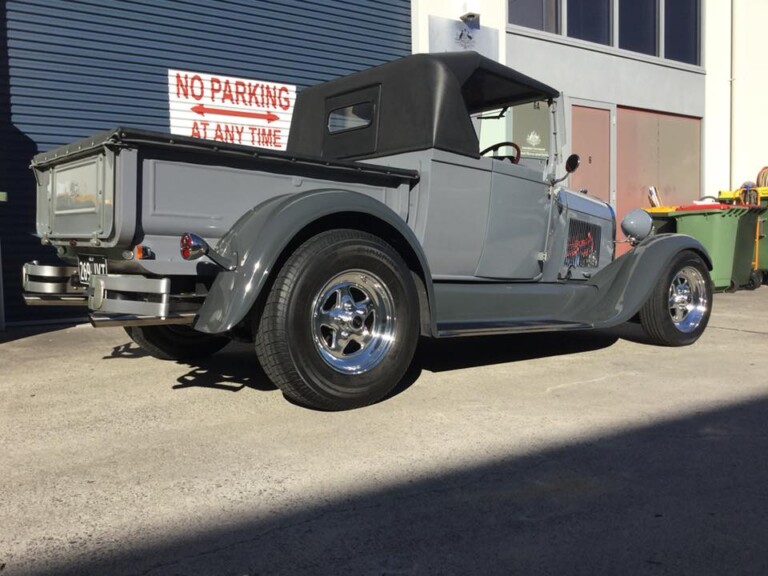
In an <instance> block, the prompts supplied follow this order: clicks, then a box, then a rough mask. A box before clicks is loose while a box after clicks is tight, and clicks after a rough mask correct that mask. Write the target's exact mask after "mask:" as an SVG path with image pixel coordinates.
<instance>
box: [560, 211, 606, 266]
mask: <svg viewBox="0 0 768 576" xmlns="http://www.w3.org/2000/svg"><path fill="white" fill-rule="evenodd" d="M599 263H600V227H599V226H597V225H595V224H590V223H589V222H584V221H582V220H571V222H570V224H569V226H568V246H567V248H566V251H565V262H564V264H565V266H567V267H569V268H570V267H574V268H597V266H598V264H599Z"/></svg>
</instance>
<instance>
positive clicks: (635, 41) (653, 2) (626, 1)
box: [619, 0, 673, 56]
mask: <svg viewBox="0 0 768 576" xmlns="http://www.w3.org/2000/svg"><path fill="white" fill-rule="evenodd" d="M672 1H673V0H667V3H669V2H672ZM657 20H658V10H657V0H620V1H619V48H624V49H625V50H632V51H634V52H642V53H643V54H650V55H652V56H656V55H657V53H658V51H657V44H658V43H657V41H656V28H657Z"/></svg>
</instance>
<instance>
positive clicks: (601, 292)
mask: <svg viewBox="0 0 768 576" xmlns="http://www.w3.org/2000/svg"><path fill="white" fill-rule="evenodd" d="M683 250H692V251H694V252H696V253H698V254H699V255H701V257H702V258H703V259H704V262H705V263H706V265H707V267H708V268H709V270H712V260H711V259H710V257H709V254H708V253H707V250H706V248H704V246H702V244H701V242H699V241H698V240H696V239H695V238H692V237H690V236H685V235H683V234H659V235H655V236H651V237H649V238H647V239H646V240H644V241H643V242H641V243H640V244H639V245H638V246H636V247H635V248H633V249H632V250H630V251H629V252H627V253H626V254H624V255H623V256H621V257H620V258H617V259H616V260H614V261H613V262H612V263H611V264H609V265H608V266H606V267H605V268H604V269H603V270H601V271H600V272H599V273H598V274H596V275H595V276H594V278H592V280H590V281H589V283H588V284H589V285H591V286H594V287H595V288H597V290H595V291H594V292H593V297H592V298H590V301H589V302H588V303H585V306H583V307H581V308H580V310H579V311H578V312H577V313H576V314H575V316H576V317H577V318H578V319H579V320H580V321H582V322H585V323H589V324H592V325H593V326H594V327H595V328H607V327H610V326H616V325H618V324H622V323H624V322H626V321H628V320H630V319H631V318H632V317H633V316H635V314H637V313H638V312H639V311H640V308H641V307H642V306H643V304H644V303H645V302H646V300H647V299H648V298H649V297H650V295H651V292H652V290H653V289H654V287H655V286H656V284H657V282H659V281H660V280H661V274H662V273H663V272H664V270H665V269H666V268H667V266H668V265H669V263H670V262H671V260H672V259H673V258H674V257H675V255H676V254H678V253H680V252H681V251H683Z"/></svg>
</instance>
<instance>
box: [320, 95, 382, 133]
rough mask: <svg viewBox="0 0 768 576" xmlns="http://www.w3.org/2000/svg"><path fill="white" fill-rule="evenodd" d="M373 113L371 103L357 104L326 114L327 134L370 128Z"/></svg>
mask: <svg viewBox="0 0 768 576" xmlns="http://www.w3.org/2000/svg"><path fill="white" fill-rule="evenodd" d="M374 113H375V109H374V105H373V102H372V101H366V102H358V103H356V104H352V105H350V106H344V107H343V108H337V109H336V110H332V111H331V112H330V114H328V132H330V133H331V134H336V133H338V132H346V131H348V130H357V129H360V128H365V127H366V126H370V125H371V122H373V116H374Z"/></svg>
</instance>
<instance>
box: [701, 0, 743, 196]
mask: <svg viewBox="0 0 768 576" xmlns="http://www.w3.org/2000/svg"><path fill="white" fill-rule="evenodd" d="M742 1H743V0H742ZM703 35H704V47H703V64H704V69H705V70H706V82H705V85H706V88H705V100H706V105H705V110H704V127H703V129H704V151H703V152H704V154H703V155H704V186H703V188H704V195H717V192H718V191H719V190H726V189H729V188H730V180H731V120H730V116H731V2H730V0H705V2H704V22H703Z"/></svg>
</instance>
